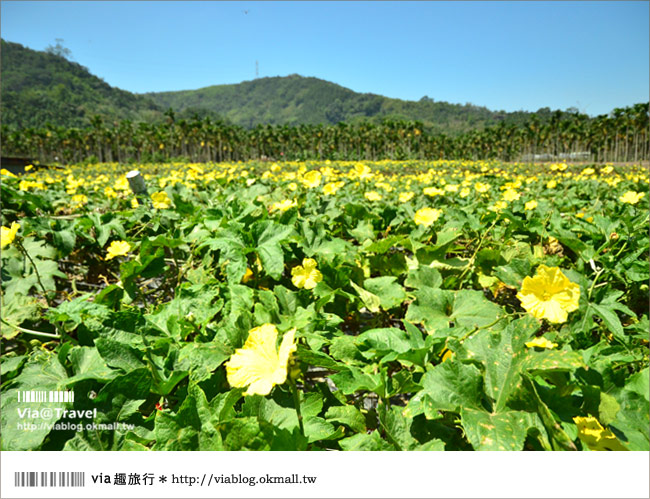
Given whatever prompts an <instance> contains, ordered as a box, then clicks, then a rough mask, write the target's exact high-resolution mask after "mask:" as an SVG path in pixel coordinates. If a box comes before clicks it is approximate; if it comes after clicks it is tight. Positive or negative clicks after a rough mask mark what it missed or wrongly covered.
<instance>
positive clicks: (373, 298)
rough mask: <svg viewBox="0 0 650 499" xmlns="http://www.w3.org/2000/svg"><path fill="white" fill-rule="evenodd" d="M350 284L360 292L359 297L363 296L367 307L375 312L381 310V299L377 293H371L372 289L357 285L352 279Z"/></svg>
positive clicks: (362, 299) (362, 298)
mask: <svg viewBox="0 0 650 499" xmlns="http://www.w3.org/2000/svg"><path fill="white" fill-rule="evenodd" d="M350 285H351V286H352V287H353V288H354V290H355V291H356V292H357V293H358V294H359V297H360V298H361V301H362V302H363V304H364V305H365V306H366V308H367V309H368V310H370V311H371V312H373V313H377V312H379V308H380V305H381V300H380V299H379V297H378V296H377V295H376V294H374V293H371V292H370V291H366V290H365V289H363V288H362V287H361V286H357V285H356V284H355V283H354V282H352V281H350Z"/></svg>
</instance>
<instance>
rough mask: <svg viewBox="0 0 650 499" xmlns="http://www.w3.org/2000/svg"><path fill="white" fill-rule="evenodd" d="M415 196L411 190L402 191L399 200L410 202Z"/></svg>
mask: <svg viewBox="0 0 650 499" xmlns="http://www.w3.org/2000/svg"><path fill="white" fill-rule="evenodd" d="M413 196H415V194H414V193H413V192H411V191H408V192H401V193H400V195H399V202H400V203H408V202H409V201H410V200H411V199H413Z"/></svg>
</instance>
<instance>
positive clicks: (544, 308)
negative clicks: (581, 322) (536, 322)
mask: <svg viewBox="0 0 650 499" xmlns="http://www.w3.org/2000/svg"><path fill="white" fill-rule="evenodd" d="M517 298H518V299H519V301H520V302H521V306H522V307H523V308H524V309H525V310H526V311H527V312H528V313H529V314H531V315H533V316H534V317H536V318H537V319H547V320H548V321H549V322H554V323H562V322H566V320H567V316H568V313H569V312H573V311H574V310H577V309H578V301H579V299H580V286H578V285H577V284H576V283H574V282H571V281H570V280H569V279H568V278H567V276H565V275H564V274H563V273H562V271H561V270H560V269H559V268H558V267H547V266H546V265H540V266H539V267H538V268H537V272H536V274H535V277H525V278H524V281H523V283H522V286H521V291H520V292H519V293H517Z"/></svg>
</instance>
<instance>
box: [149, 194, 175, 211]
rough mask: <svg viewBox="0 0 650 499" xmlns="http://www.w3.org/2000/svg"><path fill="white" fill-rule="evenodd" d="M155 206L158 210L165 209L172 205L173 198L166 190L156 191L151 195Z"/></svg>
mask: <svg viewBox="0 0 650 499" xmlns="http://www.w3.org/2000/svg"><path fill="white" fill-rule="evenodd" d="M151 201H152V203H153V207H154V208H155V209H157V210H164V209H166V208H169V207H170V206H171V205H172V200H171V199H169V196H168V195H167V193H166V192H165V191H159V192H154V193H153V194H152V195H151Z"/></svg>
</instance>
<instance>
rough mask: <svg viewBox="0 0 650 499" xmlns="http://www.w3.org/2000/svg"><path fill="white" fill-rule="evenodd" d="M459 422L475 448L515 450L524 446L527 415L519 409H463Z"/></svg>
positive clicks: (483, 449)
mask: <svg viewBox="0 0 650 499" xmlns="http://www.w3.org/2000/svg"><path fill="white" fill-rule="evenodd" d="M460 418H461V424H462V425H463V429H464V430H465V434H466V435H467V440H469V443H471V444H472V447H474V449H475V450H482V451H497V450H498V451H504V450H507V451H513V450H514V451H517V450H522V449H523V447H524V440H525V439H526V432H527V428H528V426H529V425H528V424H527V420H528V418H529V415H528V414H527V413H525V412H521V411H505V412H498V413H492V414H491V413H489V412H485V411H482V410H475V409H463V410H462V411H461V413H460Z"/></svg>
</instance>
